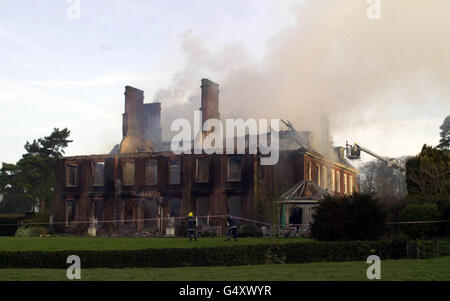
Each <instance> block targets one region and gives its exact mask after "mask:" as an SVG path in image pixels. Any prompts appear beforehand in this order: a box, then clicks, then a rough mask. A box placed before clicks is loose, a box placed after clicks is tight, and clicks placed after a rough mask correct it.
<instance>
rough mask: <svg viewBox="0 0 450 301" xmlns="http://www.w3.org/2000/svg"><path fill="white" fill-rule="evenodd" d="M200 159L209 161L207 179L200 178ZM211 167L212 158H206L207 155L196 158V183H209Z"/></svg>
mask: <svg viewBox="0 0 450 301" xmlns="http://www.w3.org/2000/svg"><path fill="white" fill-rule="evenodd" d="M199 161H206V162H208V166H207V167H206V171H207V176H206V179H200V178H199V171H200V169H199V166H200V165H199ZM210 168H211V158H205V157H197V158H195V183H209V179H210Z"/></svg>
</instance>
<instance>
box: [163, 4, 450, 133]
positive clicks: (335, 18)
mask: <svg viewBox="0 0 450 301" xmlns="http://www.w3.org/2000/svg"><path fill="white" fill-rule="evenodd" d="M368 7H369V4H367V3H366V1H364V0H359V1H358V0H311V1H307V3H306V4H304V5H298V6H295V7H293V8H292V11H293V13H294V14H295V16H296V20H297V24H296V25H295V26H292V27H291V28H289V29H286V30H284V31H282V32H279V33H278V34H277V35H276V36H274V37H272V38H271V39H270V40H269V41H268V42H267V51H266V55H265V57H264V59H263V60H261V61H260V60H254V59H252V58H251V57H250V56H249V55H248V54H247V53H246V51H245V50H244V47H243V46H242V45H240V44H230V45H228V46H226V47H224V48H223V49H221V50H220V51H212V50H211V49H210V48H209V47H208V44H207V41H206V40H202V39H201V38H199V37H195V36H193V35H192V34H191V33H190V32H187V33H186V34H185V35H184V37H183V42H182V47H183V49H184V52H185V55H186V64H185V66H184V67H183V68H182V69H181V70H180V71H179V72H178V73H177V74H176V75H175V76H174V79H173V81H172V85H171V86H170V87H169V88H166V89H161V90H159V92H158V93H157V95H156V99H158V100H160V101H162V114H163V115H162V117H163V120H164V121H163V123H164V124H163V128H164V129H165V130H168V129H170V123H171V121H172V120H173V119H175V118H180V117H184V118H188V119H192V110H194V109H198V108H199V106H200V80H201V78H209V79H211V80H213V81H215V82H217V83H219V84H220V90H221V92H220V112H221V117H222V118H244V119H246V118H281V119H288V120H290V121H292V123H293V124H294V125H295V127H296V128H297V130H311V131H313V132H315V133H316V136H317V135H319V136H320V135H322V134H323V133H324V131H325V128H324V124H325V123H324V122H323V116H324V115H327V116H328V117H329V120H330V124H331V126H332V132H335V131H339V129H340V128H342V127H344V126H353V125H355V124H359V125H361V124H363V125H364V124H365V123H370V122H373V121H374V120H377V119H379V118H385V119H386V120H387V121H389V120H391V119H395V118H401V116H402V115H401V114H418V112H415V113H414V112H410V111H409V110H410V109H411V108H413V107H414V106H416V105H424V104H426V102H427V101H428V102H429V95H430V94H434V95H439V97H438V98H437V99H436V103H433V104H432V105H433V106H435V105H439V103H441V104H444V107H446V108H448V100H446V99H448V97H449V95H450V93H449V92H450V39H449V37H450V18H449V17H448V15H449V12H450V1H448V0H433V1H427V0H387V1H385V0H381V19H380V20H370V19H369V18H368V17H367V15H366V11H367V9H368ZM430 105H431V104H430ZM398 108H404V110H401V112H400V113H398V114H397V113H395V114H394V113H393V111H394V109H396V110H397V109H398ZM368 112H370V113H368ZM396 112H398V110H397V111H396ZM164 134H165V137H166V138H167V137H168V136H169V133H168V132H167V131H166V132H165V133H164Z"/></svg>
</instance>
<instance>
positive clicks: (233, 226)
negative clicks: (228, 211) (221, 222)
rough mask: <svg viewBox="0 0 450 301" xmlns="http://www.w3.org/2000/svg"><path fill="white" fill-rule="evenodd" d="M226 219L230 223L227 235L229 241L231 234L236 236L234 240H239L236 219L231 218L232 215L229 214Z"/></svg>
mask: <svg viewBox="0 0 450 301" xmlns="http://www.w3.org/2000/svg"><path fill="white" fill-rule="evenodd" d="M225 220H226V221H227V224H228V237H227V241H229V240H230V238H231V236H233V237H234V241H237V234H236V232H237V226H236V224H235V223H234V220H233V219H232V218H231V216H229V215H227V216H225Z"/></svg>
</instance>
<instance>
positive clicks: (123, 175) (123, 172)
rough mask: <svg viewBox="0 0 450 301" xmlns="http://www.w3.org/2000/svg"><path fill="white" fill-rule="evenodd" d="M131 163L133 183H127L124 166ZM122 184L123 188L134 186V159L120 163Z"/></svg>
mask: <svg viewBox="0 0 450 301" xmlns="http://www.w3.org/2000/svg"><path fill="white" fill-rule="evenodd" d="M130 163H132V164H133V168H134V175H133V182H132V183H130V182H127V181H126V179H127V177H126V170H127V168H126V166H127V165H128V164H130ZM122 183H123V186H134V185H135V184H136V161H135V160H134V159H125V160H123V161H122Z"/></svg>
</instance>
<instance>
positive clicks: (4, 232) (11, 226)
mask: <svg viewBox="0 0 450 301" xmlns="http://www.w3.org/2000/svg"><path fill="white" fill-rule="evenodd" d="M24 218H25V215H23V214H0V236H14V235H15V233H16V231H17V229H18V224H19V222H20V221H21V220H23V219H24Z"/></svg>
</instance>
